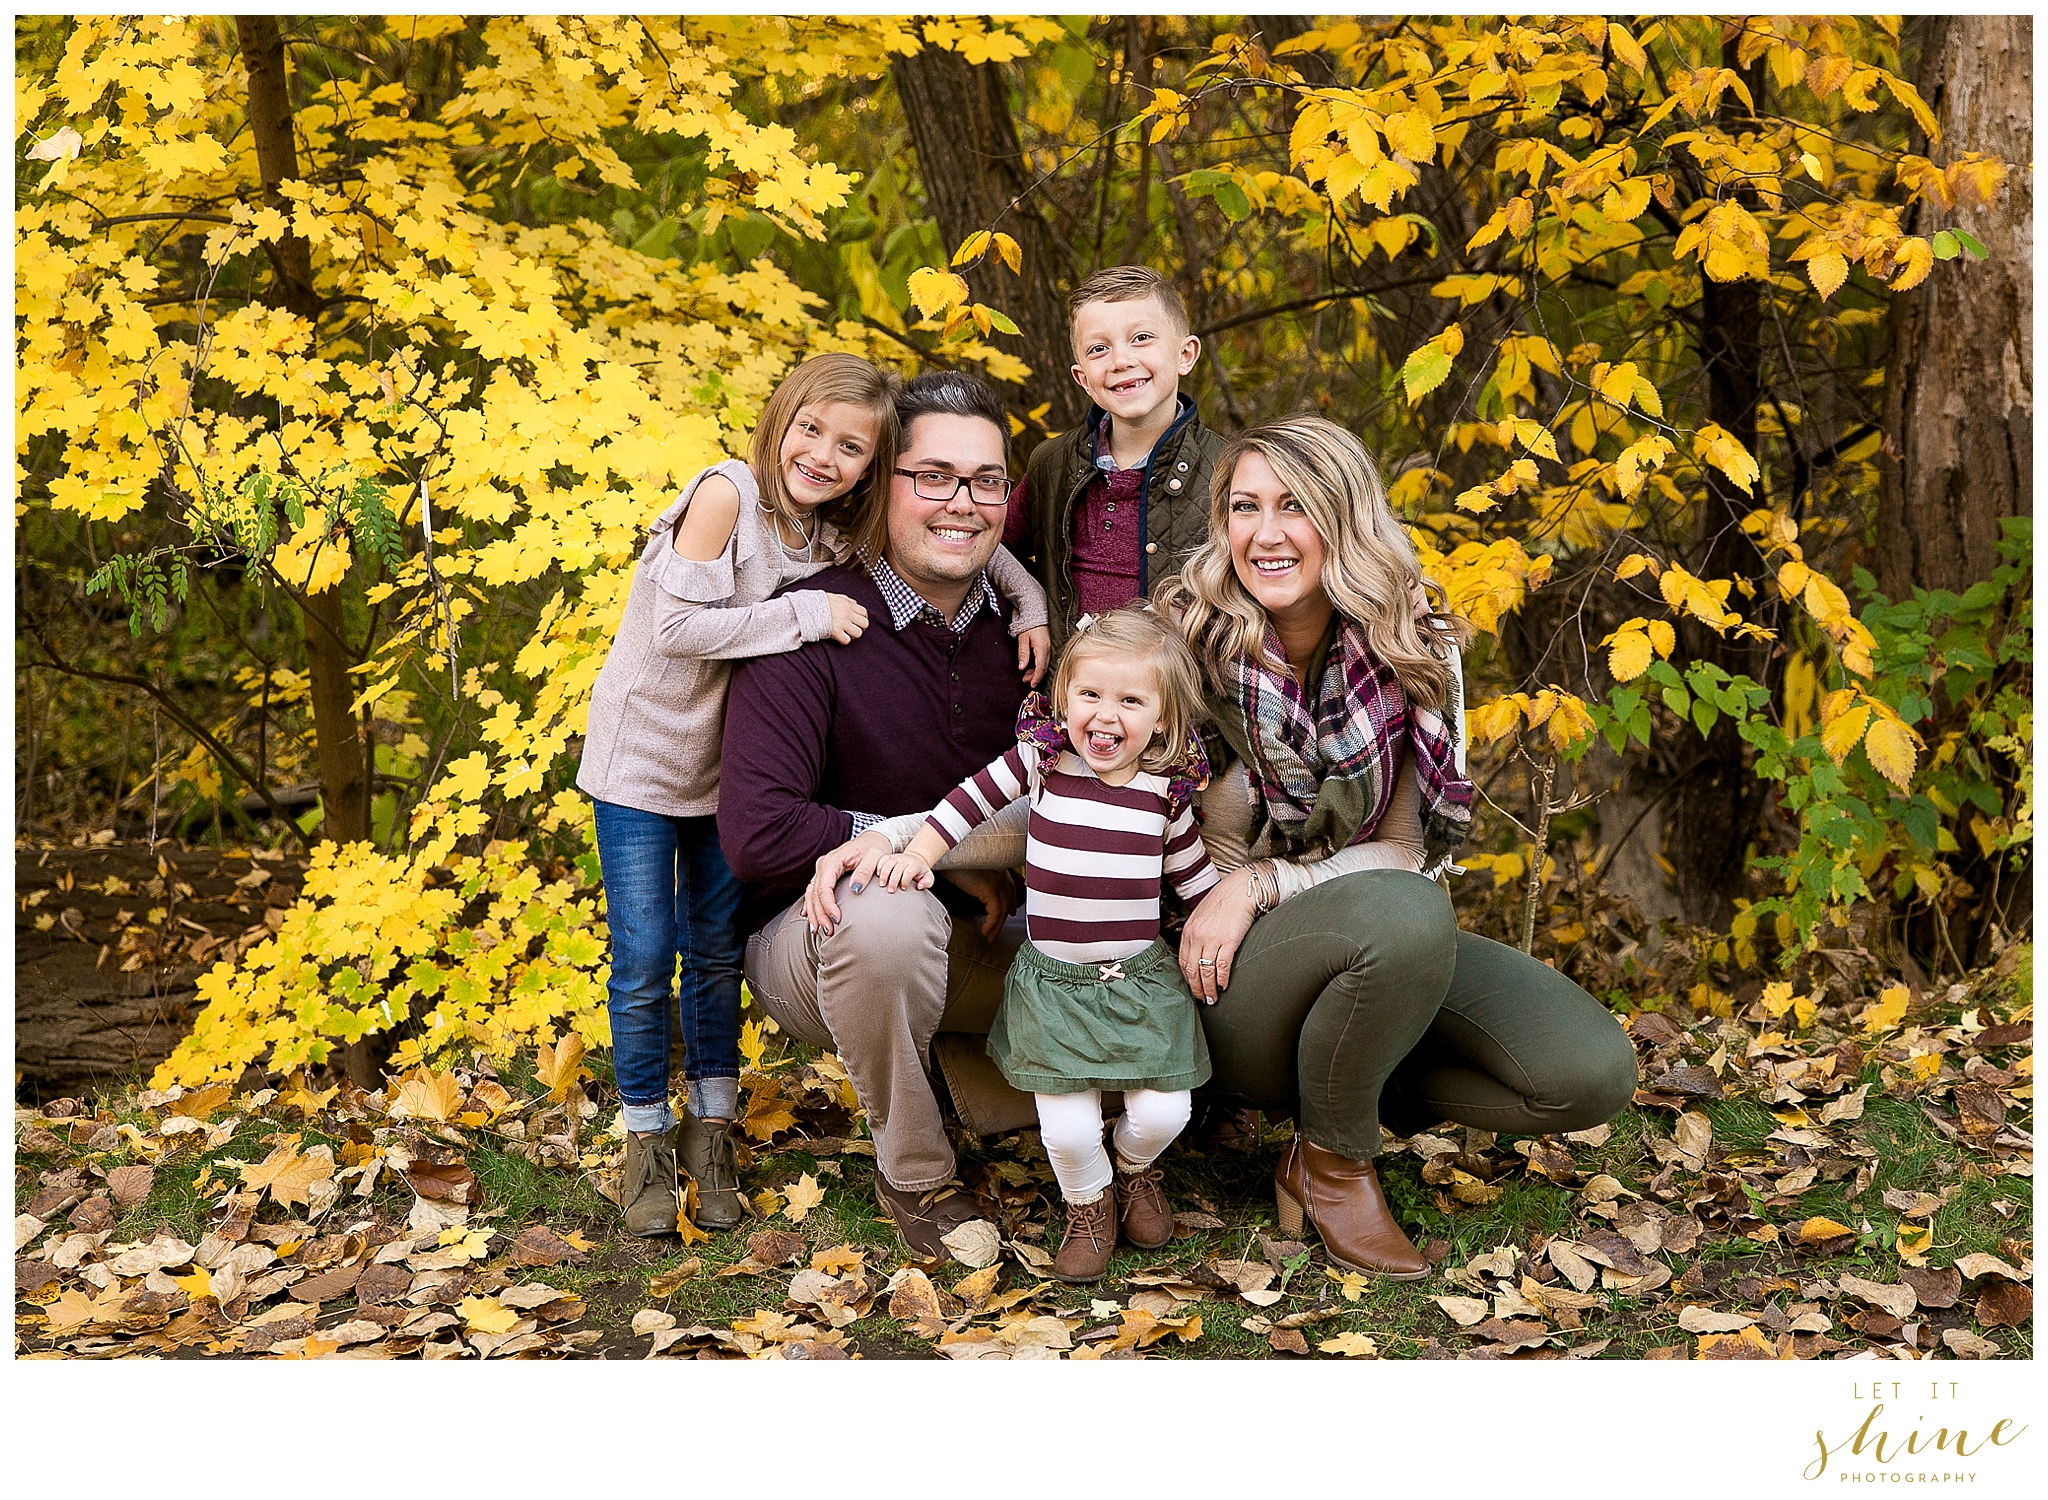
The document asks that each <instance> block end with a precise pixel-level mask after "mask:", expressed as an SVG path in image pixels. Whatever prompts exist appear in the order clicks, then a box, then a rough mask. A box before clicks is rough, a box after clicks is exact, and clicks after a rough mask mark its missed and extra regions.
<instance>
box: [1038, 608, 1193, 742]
mask: <svg viewBox="0 0 2048 1500" xmlns="http://www.w3.org/2000/svg"><path fill="white" fill-rule="evenodd" d="M1104 656H1127V657H1135V658H1136V659H1137V660H1139V661H1142V662H1144V663H1145V665H1146V666H1148V667H1150V668H1151V669H1152V673H1153V675H1154V676H1155V677H1156V678H1158V680H1159V734H1158V741H1157V743H1156V744H1152V745H1148V746H1146V748H1145V753H1144V754H1143V755H1142V756H1140V757H1139V759H1138V766H1139V768H1140V769H1141V770H1146V771H1164V770H1167V769H1168V768H1169V767H1171V766H1173V765H1174V764H1176V763H1177V762H1178V761H1179V760H1180V758H1181V754H1182V752H1183V751H1184V750H1185V749H1186V748H1187V742H1188V731H1189V730H1190V729H1192V728H1194V727H1195V726H1196V725H1197V724H1199V723H1201V722H1202V720H1203V719H1204V718H1205V717H1206V715H1205V714H1204V713H1203V711H1202V670H1201V668H1200V667H1198V666H1196V665H1195V658H1194V655H1193V653H1191V652H1190V651H1189V650H1188V643H1187V641H1186V640H1185V639H1184V638H1183V637H1182V635H1181V633H1180V632H1179V631H1178V630H1175V629H1174V628H1173V621H1172V620H1170V619H1168V618H1167V617H1166V616H1165V615H1162V614H1158V613H1155V612H1154V611H1153V610H1151V609H1149V608H1147V607H1146V606H1144V605H1140V604H1134V605H1130V606H1127V607H1126V608H1123V609H1112V610H1109V611H1108V612H1106V613H1104V614H1099V615H1096V616H1094V617H1093V618H1089V619H1087V623H1086V624H1084V625H1082V626H1080V627H1079V628H1077V629H1076V630H1075V631H1074V633H1073V634H1072V635H1070V636H1068V637H1067V643H1066V646H1065V648H1064V649H1062V651H1061V652H1060V663H1059V666H1057V667H1056V668H1054V669H1053V674H1052V686H1051V688H1050V689H1049V690H1048V691H1047V693H1046V696H1047V697H1048V698H1049V699H1051V700H1052V711H1053V713H1054V714H1056V715H1058V717H1059V718H1060V720H1061V721H1062V722H1064V721H1065V720H1066V717H1067V688H1068V687H1069V685H1071V684H1072V682H1073V680H1074V668H1075V667H1076V666H1077V665H1079V664H1080V663H1081V662H1083V661H1086V660H1087V659H1088V658H1090V657H1104Z"/></svg>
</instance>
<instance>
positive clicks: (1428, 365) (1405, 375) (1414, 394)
mask: <svg viewBox="0 0 2048 1500" xmlns="http://www.w3.org/2000/svg"><path fill="white" fill-rule="evenodd" d="M1450 374H1451V357H1450V355H1448V354H1446V353H1444V351H1443V347H1442V346H1441V345H1440V344H1438V343H1436V342H1435V341H1434V340H1432V341H1431V342H1429V343H1427V344H1424V345H1423V346H1422V347H1421V348H1420V349H1417V350H1416V351H1415V352H1414V353H1413V354H1411V355H1409V356H1408V358H1407V360H1406V361H1405V362H1404V363H1403V364H1402V366H1401V380H1402V383H1403V384H1405V385H1406V386H1407V387H1408V399H1409V401H1410V402H1415V401H1420V400H1421V399H1422V398H1423V397H1424V396H1427V395H1428V394H1429V393H1430V392H1431V391H1433V390H1435V389H1436V388H1437V387H1438V386H1440V385H1442V384H1443V383H1444V382H1445V381H1446V380H1448V379H1449V378H1450Z"/></svg>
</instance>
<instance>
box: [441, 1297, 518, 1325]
mask: <svg viewBox="0 0 2048 1500" xmlns="http://www.w3.org/2000/svg"><path fill="white" fill-rule="evenodd" d="M455 1310H456V1311H457V1312H458V1313H460V1314H461V1315H462V1323H463V1326H464V1327H465V1328H468V1329H469V1330H470V1331H471V1332H473V1333H505V1332H508V1331H509V1330H510V1329H511V1327H512V1325H513V1324H515V1323H517V1322H518V1321H519V1314H518V1313H517V1312H516V1311H514V1310H513V1309H512V1308H509V1307H507V1306H506V1305H505V1304H504V1303H502V1302H500V1301H499V1300H498V1299H497V1298H496V1297H464V1298H463V1299H462V1301H461V1303H460V1304H458V1305H457V1307H456V1309H455Z"/></svg>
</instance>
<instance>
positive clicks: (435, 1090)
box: [391, 1068, 462, 1120]
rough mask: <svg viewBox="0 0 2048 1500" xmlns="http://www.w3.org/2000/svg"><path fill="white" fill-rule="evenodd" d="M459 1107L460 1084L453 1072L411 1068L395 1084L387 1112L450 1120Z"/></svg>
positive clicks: (405, 1117)
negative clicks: (394, 1091) (393, 1094)
mask: <svg viewBox="0 0 2048 1500" xmlns="http://www.w3.org/2000/svg"><path fill="white" fill-rule="evenodd" d="M461 1107H462V1086H461V1085H460V1084H458V1083H457V1082H456V1081H455V1075H454V1074H453V1073H437V1072H435V1071H433V1070H432V1069H430V1068H415V1069H414V1070H413V1071H412V1073H411V1074H410V1075H409V1076H408V1077H407V1078H406V1080H405V1082H404V1083H402V1084H400V1085H399V1086H398V1097H397V1098H395V1099H393V1100H392V1101H391V1113H392V1114H393V1115H394V1116H396V1117H398V1118H401V1119H413V1120H450V1119H453V1118H454V1117H455V1112H456V1111H457V1110H459V1109H460V1108H461Z"/></svg>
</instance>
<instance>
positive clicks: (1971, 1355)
mask: <svg viewBox="0 0 2048 1500" xmlns="http://www.w3.org/2000/svg"><path fill="white" fill-rule="evenodd" d="M1941 1341H1942V1342H1943V1343H1944V1344H1946V1345H1948V1347H1949V1348H1951V1349H1953V1350H1955V1352H1956V1354H1957V1355H1958V1356H1959V1357H1960V1358H1963V1359H1999V1358H2001V1357H2003V1356H2004V1354H2005V1351H2004V1350H2003V1349H2001V1348H1999V1347H1998V1345H1996V1344H1994V1343H1992V1342H1991V1340H1989V1339H1987V1338H1980V1337H1978V1336H1977V1335H1976V1334H1974V1333H1972V1332H1970V1330H1969V1329H1967V1328H1947V1329H1943V1330H1942V1335H1941Z"/></svg>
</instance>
